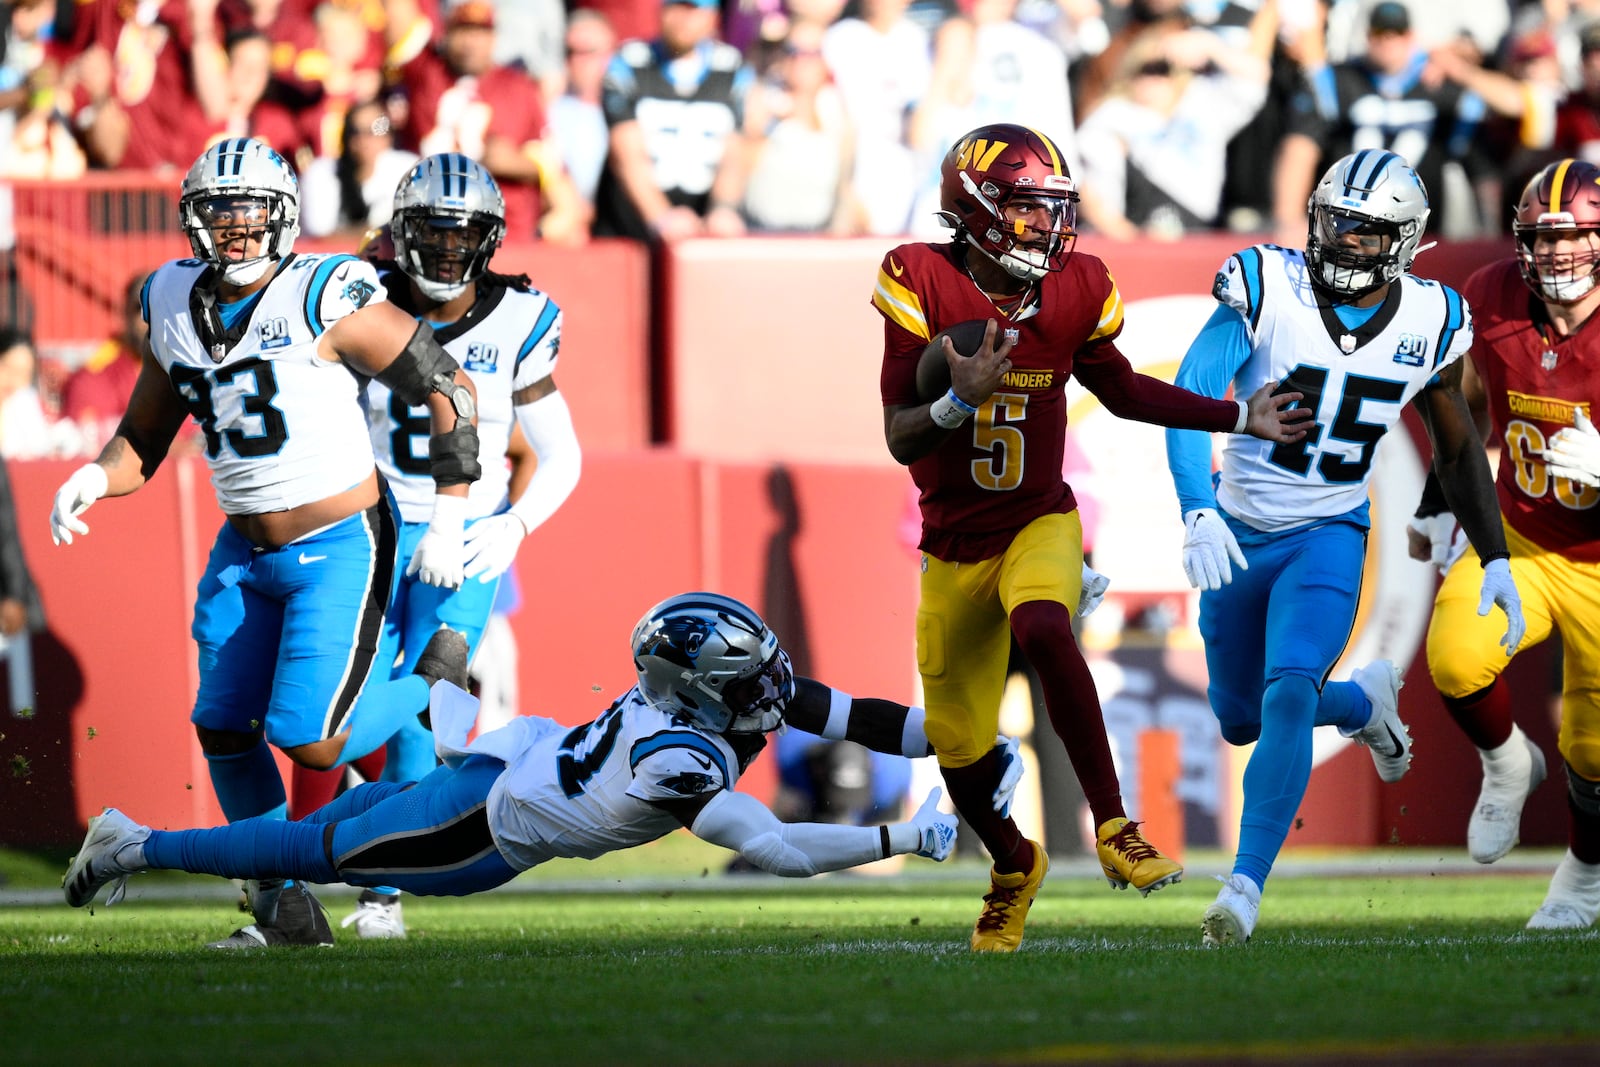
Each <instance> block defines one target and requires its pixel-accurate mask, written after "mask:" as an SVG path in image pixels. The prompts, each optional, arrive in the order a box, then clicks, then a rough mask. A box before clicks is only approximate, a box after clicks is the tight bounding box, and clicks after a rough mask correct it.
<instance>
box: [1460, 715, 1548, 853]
mask: <svg viewBox="0 0 1600 1067" xmlns="http://www.w3.org/2000/svg"><path fill="white" fill-rule="evenodd" d="M1517 742H1520V744H1519V743H1517ZM1497 751H1500V752H1501V753H1502V754H1501V755H1499V756H1495V757H1491V756H1490V755H1489V754H1488V753H1487V752H1484V751H1483V750H1481V749H1480V750H1479V752H1478V756H1479V758H1480V759H1482V761H1483V788H1482V789H1481V790H1480V791H1479V792H1478V803H1477V806H1476V807H1474V808H1473V809H1472V820H1471V821H1470V822H1469V823H1468V824H1467V851H1468V852H1469V853H1470V854H1471V855H1472V858H1473V859H1475V860H1477V861H1478V862H1479V863H1493V862H1494V861H1495V860H1497V859H1499V858H1500V857H1501V856H1504V855H1505V854H1506V853H1507V852H1510V851H1511V850H1512V848H1514V847H1515V846H1516V844H1517V840H1518V837H1519V835H1520V834H1521V832H1522V805H1523V803H1524V802H1526V801H1527V799H1528V795H1529V794H1530V793H1532V792H1533V791H1534V790H1535V789H1537V788H1538V787H1539V783H1540V782H1542V781H1544V776H1545V763H1544V753H1543V752H1541V751H1539V746H1538V745H1536V744H1534V743H1533V742H1532V741H1531V740H1529V739H1528V735H1527V734H1525V733H1523V732H1522V728H1521V727H1517V726H1513V727H1512V728H1511V737H1510V739H1509V740H1508V741H1507V742H1506V743H1505V744H1504V745H1502V746H1501V748H1500V749H1499V750H1497Z"/></svg>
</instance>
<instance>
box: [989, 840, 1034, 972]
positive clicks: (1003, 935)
mask: <svg viewBox="0 0 1600 1067" xmlns="http://www.w3.org/2000/svg"><path fill="white" fill-rule="evenodd" d="M1028 844H1030V845H1032V846H1033V869H1032V870H1030V871H1017V872H1016V873H1014V874H1000V873H999V872H997V871H995V870H992V869H991V870H990V871H989V892H988V894H987V895H986V896H985V897H984V898H983V913H982V914H981V915H979V916H978V924H977V925H976V926H974V927H973V928H972V951H974V952H1015V951H1017V946H1018V945H1020V944H1022V926H1023V924H1024V923H1025V922H1027V921H1028V909H1029V908H1031V907H1032V906H1033V898H1034V897H1035V896H1037V895H1038V893H1039V886H1041V885H1042V884H1044V876H1045V872H1046V871H1048V870H1049V869H1050V857H1049V855H1047V854H1046V853H1045V850H1044V846H1043V845H1041V844H1039V842H1037V841H1032V840H1030V841H1029V842H1028Z"/></svg>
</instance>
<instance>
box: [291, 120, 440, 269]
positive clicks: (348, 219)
mask: <svg viewBox="0 0 1600 1067" xmlns="http://www.w3.org/2000/svg"><path fill="white" fill-rule="evenodd" d="M340 141H341V142H342V143H343V145H344V150H343V151H341V152H340V153H339V155H338V156H337V157H336V158H331V159H330V158H329V157H327V156H319V157H318V158H317V159H315V160H313V161H312V163H311V165H310V166H308V167H307V168H306V169H305V171H304V172H302V174H301V175H300V227H301V229H302V230H304V231H305V233H306V236H308V237H327V236H329V235H332V234H337V235H339V236H342V237H346V238H350V239H351V240H354V239H356V238H358V237H360V235H361V234H363V233H365V232H366V231H367V230H369V229H371V228H372V227H374V226H382V225H383V224H384V223H386V222H388V221H389V216H390V214H392V213H393V210H394V190H395V186H397V185H399V184H400V179H401V178H403V177H405V174H406V171H408V170H410V169H411V167H412V166H413V165H414V164H415V163H416V161H417V155H416V153H415V152H407V151H405V150H403V149H399V148H396V147H395V146H394V133H393V131H392V130H391V128H390V120H389V113H388V111H387V110H386V109H385V108H384V105H383V104H382V103H381V102H379V101H377V100H368V101H366V102H365V103H361V104H357V105H356V106H355V107H353V108H351V109H350V110H349V111H347V112H346V113H345V119H344V132H343V133H342V135H341V136H340Z"/></svg>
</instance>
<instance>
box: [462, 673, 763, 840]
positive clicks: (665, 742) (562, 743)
mask: <svg viewBox="0 0 1600 1067" xmlns="http://www.w3.org/2000/svg"><path fill="white" fill-rule="evenodd" d="M431 707H432V711H431V716H432V719H433V725H434V730H435V735H434V737H435V743H436V747H437V749H438V753H439V755H440V757H441V758H442V759H444V761H445V762H446V763H459V761H460V760H461V759H462V758H464V757H465V756H466V755H469V754H473V753H482V754H485V755H489V756H493V757H495V758H496V759H500V760H503V761H505V764H506V769H505V771H504V772H502V773H501V775H500V777H499V779H498V780H497V781H496V782H495V783H494V785H493V786H492V787H491V788H490V790H489V803H488V818H489V829H490V832H491V833H492V834H493V835H494V839H495V843H496V844H497V845H498V846H499V849H500V852H501V854H502V855H503V856H504V857H505V859H506V861H507V862H508V863H510V864H511V865H512V866H514V867H517V868H519V869H523V870H526V869H527V868H529V867H535V866H537V865H539V864H541V863H543V862H544V861H545V860H548V859H554V858H555V857H557V856H566V857H582V858H584V859H593V858H594V857H596V856H602V855H604V854H605V853H607V852H614V851H616V850H617V849H623V848H632V847H633V846H634V845H642V844H645V843H647V842H650V841H654V840H655V839H656V838H658V837H661V836H663V835H665V834H667V833H669V832H671V831H673V830H676V829H677V828H678V827H679V826H681V825H682V823H680V822H679V821H678V820H677V819H676V818H674V817H673V816H672V815H670V814H668V813H667V812H665V811H663V810H662V809H661V808H659V807H657V806H656V805H655V804H653V803H651V801H662V800H686V799H690V798H693V797H707V798H709V797H711V796H714V795H715V794H716V793H718V792H720V791H722V790H724V789H732V788H733V786H734V783H735V782H737V781H738V779H739V774H740V773H741V771H742V770H743V767H742V766H741V765H740V762H739V755H738V754H737V753H736V752H735V751H734V748H733V746H732V745H731V744H729V743H728V740H727V739H726V738H725V737H723V736H722V735H720V734H712V733H708V732H706V731H704V730H701V729H698V728H696V727H694V726H692V725H690V724H688V723H686V722H684V721H683V720H682V719H678V718H676V717H674V716H672V715H669V714H667V713H666V712H663V711H660V710H658V709H657V708H655V707H654V706H652V705H651V704H650V703H649V702H648V701H646V700H645V699H644V697H643V696H642V695H641V694H640V693H639V690H638V688H637V687H635V688H633V689H630V690H628V692H626V693H625V694H623V696H622V697H621V698H620V699H619V700H617V702H616V703H614V704H612V705H611V707H610V708H609V709H607V710H606V711H605V713H604V714H602V715H601V716H600V717H599V718H598V719H595V720H594V721H593V722H591V723H586V724H584V725H583V726H578V727H573V728H570V729H569V728H568V727H565V726H562V725H560V724H559V723H557V722H555V721H554V720H552V719H544V718H537V717H533V716H524V717H520V718H516V719H513V720H512V721H511V722H510V723H508V724H506V725H505V726H502V727H500V729H498V730H494V731H492V732H490V733H487V734H484V735H483V736H481V737H479V738H478V739H477V740H476V741H474V742H472V744H470V745H466V744H465V743H464V742H465V738H466V734H467V730H468V729H470V727H471V726H472V722H473V719H474V718H475V716H476V714H477V707H478V704H477V701H476V700H474V699H473V698H472V697H470V696H468V695H467V694H466V693H464V692H462V691H461V690H459V689H454V688H453V687H450V686H444V685H441V686H437V687H435V689H434V691H433V696H432V705H431ZM753 755H754V753H753V752H749V753H746V758H747V759H748V758H749V757H750V756H753Z"/></svg>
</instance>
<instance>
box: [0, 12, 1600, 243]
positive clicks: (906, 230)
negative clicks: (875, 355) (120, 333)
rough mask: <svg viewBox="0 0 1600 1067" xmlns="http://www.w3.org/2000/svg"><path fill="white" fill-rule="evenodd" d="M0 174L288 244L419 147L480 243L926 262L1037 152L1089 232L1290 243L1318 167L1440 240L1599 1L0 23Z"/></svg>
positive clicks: (1494, 198)
mask: <svg viewBox="0 0 1600 1067" xmlns="http://www.w3.org/2000/svg"><path fill="white" fill-rule="evenodd" d="M0 16H3V17H4V20H5V24H6V26H7V32H6V36H5V40H4V45H3V52H0V146H3V147H0V179H4V178H8V177H9V178H15V179H41V178H43V179H52V178H62V179H66V178H73V177H77V176H79V175H82V174H84V173H85V172H86V171H88V170H109V169H125V170H126V169H133V170H145V171H161V170H168V169H178V170H181V169H182V168H184V167H187V166H188V164H189V162H190V161H191V160H192V159H194V158H195V156H197V155H198V154H199V153H200V152H201V151H203V150H204V149H205V147H206V146H207V145H208V144H209V143H212V142H214V141H216V140H217V139H219V138H225V137H233V136H242V135H248V136H252V137H256V138H259V139H262V140H265V141H267V142H269V143H270V144H272V145H273V147H275V148H277V149H278V150H279V151H280V152H281V153H283V154H284V155H285V156H287V157H289V158H290V159H292V160H293V161H294V162H295V163H296V165H297V169H298V171H299V172H300V174H301V175H302V176H303V181H304V199H305V205H304V227H305V230H306V232H307V233H308V234H310V235H311V236H323V235H327V234H337V233H341V232H348V233H349V234H351V235H355V234H359V233H360V232H361V231H363V230H365V229H366V228H368V227H369V226H372V225H375V224H379V223H382V222H383V221H385V219H386V217H387V213H388V211H389V199H390V193H391V192H392V190H393V188H394V184H395V181H396V179H397V178H398V176H399V175H400V174H401V173H403V172H404V170H405V169H406V167H407V166H408V164H409V163H410V162H411V161H412V160H413V159H415V158H416V157H417V155H418V154H428V153H431V152H438V151H449V150H453V151H461V152H465V153H467V154H468V155H470V156H473V157H474V158H476V159H478V160H479V161H481V162H483V163H484V164H485V166H487V167H488V168H489V169H490V171H491V172H492V173H494V175H495V176H496V178H497V179H498V180H499V181H500V183H501V185H502V186H503V187H504V188H505V189H506V192H507V198H508V201H510V203H509V205H508V209H509V211H510V213H511V218H510V220H509V225H510V232H509V234H508V237H509V238H510V239H512V240H516V239H519V238H523V239H526V238H531V237H534V236H536V235H537V236H538V237H540V238H542V239H544V240H549V241H558V242H578V241H582V240H584V239H586V238H587V237H588V236H590V235H625V236H634V237H638V238H641V239H649V238H652V237H654V238H661V239H666V240H671V239H675V238H679V237H684V236H690V235H720V236H736V235H739V234H743V233H746V232H751V231H761V232H783V233H796V232H798V233H829V234H853V235H861V234H881V235H901V234H916V235H926V234H928V233H931V232H934V231H935V230H936V227H937V221H936V217H935V215H934V209H935V208H936V204H935V203H934V200H935V198H936V188H937V180H936V179H937V171H938V162H939V159H940V158H941V156H942V155H943V153H944V152H945V150H946V149H947V148H948V145H949V142H950V141H951V139H952V138H953V137H954V136H955V135H957V134H958V133H960V132H962V131H964V130H966V129H969V128H971V127H973V126H974V125H977V124H979V123H983V122H1006V121H1010V122H1021V123H1024V124H1027V125H1032V126H1035V127H1037V128H1039V129H1041V130H1043V131H1045V132H1046V133H1048V134H1049V135H1050V136H1051V137H1052V138H1053V139H1054V140H1055V141H1056V143H1057V144H1059V145H1061V146H1063V150H1064V151H1065V152H1067V153H1068V154H1069V156H1070V157H1071V158H1070V159H1069V160H1068V164H1069V166H1071V168H1072V170H1073V173H1074V174H1076V175H1078V176H1079V177H1080V178H1081V179H1082V185H1083V192H1084V210H1083V215H1084V222H1085V225H1086V228H1088V229H1090V230H1092V231H1097V232H1100V233H1103V234H1105V235H1106V236H1108V237H1110V238H1113V239H1129V238H1134V237H1139V236H1144V237H1156V238H1174V237H1177V236H1180V235H1182V234H1183V233H1186V232H1192V231H1195V230H1209V229H1217V228H1226V229H1231V230H1234V231H1238V232H1242V233H1258V232H1277V231H1292V232H1279V234H1278V235H1279V236H1280V237H1282V238H1283V239H1284V240H1290V239H1291V238H1292V239H1293V240H1295V241H1296V242H1298V240H1299V238H1300V236H1301V235H1300V233H1299V232H1298V231H1299V230H1300V229H1301V228H1302V227H1303V218H1304V204H1305V194H1306V191H1307V190H1308V189H1309V188H1310V183H1311V179H1312V176H1313V174H1315V173H1318V172H1319V170H1320V167H1319V164H1320V163H1321V162H1323V161H1324V160H1325V159H1326V158H1328V157H1331V156H1336V155H1338V154H1340V153H1341V152H1343V151H1346V150H1348V149H1349V148H1352V147H1354V148H1359V147H1372V146H1378V145H1382V146H1383V147H1388V148H1391V149H1393V150H1395V151H1398V152H1399V153H1400V154H1401V155H1404V156H1405V157H1406V158H1407V159H1408V160H1409V161H1410V162H1411V163H1412V164H1413V165H1414V166H1416V167H1417V168H1418V170H1419V171H1420V172H1421V173H1422V175H1423V177H1424V180H1425V181H1427V182H1428V184H1429V187H1430V190H1431V191H1432V192H1433V195H1434V197H1435V199H1436V201H1437V202H1438V203H1437V205H1436V208H1442V209H1436V210H1435V213H1434V214H1435V219H1436V223H1435V224H1436V228H1438V229H1439V230H1440V231H1441V232H1443V233H1445V234H1446V235H1449V236H1471V235H1480V234H1486V233H1499V232H1501V231H1503V230H1504V229H1505V217H1506V212H1505V210H1504V203H1505V201H1506V198H1507V196H1509V195H1511V193H1508V190H1511V191H1512V192H1514V191H1515V190H1518V189H1520V187H1521V184H1522V179H1523V178H1525V177H1526V176H1527V175H1528V174H1531V173H1533V171H1534V170H1536V169H1537V167H1538V165H1539V164H1540V163H1541V162H1542V161H1544V160H1545V159H1547V158H1549V157H1552V156H1559V155H1578V156H1584V155H1593V154H1594V153H1595V152H1596V147H1595V146H1596V144H1600V0H1452V2H1449V3H1445V2H1441V0H1431V2H1422V0H670V2H662V0H585V2H582V3H579V4H577V5H573V4H570V3H565V2H563V0H6V2H0Z"/></svg>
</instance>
